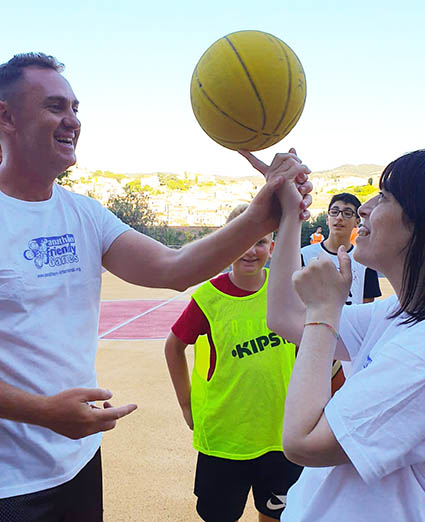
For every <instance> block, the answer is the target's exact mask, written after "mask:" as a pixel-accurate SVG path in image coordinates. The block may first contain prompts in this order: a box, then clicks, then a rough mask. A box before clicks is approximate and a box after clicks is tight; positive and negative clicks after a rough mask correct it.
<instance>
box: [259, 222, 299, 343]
mask: <svg viewBox="0 0 425 522" xmlns="http://www.w3.org/2000/svg"><path fill="white" fill-rule="evenodd" d="M301 223H302V222H301V220H300V219H299V216H298V214H295V213H292V214H290V215H284V216H283V217H282V219H281V222H280V226H279V230H278V232H277V235H276V241H275V246H274V250H273V255H272V260H271V270H270V276H269V277H270V279H269V285H268V293H267V323H268V326H269V328H270V329H271V330H273V331H275V332H276V333H278V334H279V335H281V336H282V337H284V338H285V339H287V340H288V341H291V342H293V343H295V344H299V342H300V340H301V335H302V329H303V325H304V317H305V306H304V303H303V302H302V301H301V299H300V297H299V295H298V294H297V292H296V291H295V289H294V286H293V284H292V274H293V273H294V272H295V271H297V270H299V269H300V268H301V254H300V237H301Z"/></svg>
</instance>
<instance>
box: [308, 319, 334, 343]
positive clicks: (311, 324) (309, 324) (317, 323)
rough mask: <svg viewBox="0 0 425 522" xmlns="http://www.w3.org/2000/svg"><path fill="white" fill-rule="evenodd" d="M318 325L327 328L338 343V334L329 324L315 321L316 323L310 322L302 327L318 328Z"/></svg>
mask: <svg viewBox="0 0 425 522" xmlns="http://www.w3.org/2000/svg"><path fill="white" fill-rule="evenodd" d="M318 325H323V326H326V327H327V328H329V329H330V330H331V332H332V333H333V334H334V336H335V337H336V340H337V341H338V339H339V338H340V336H339V333H338V332H337V331H336V330H335V328H334V327H333V326H332V325H331V324H329V323H324V322H323V321H317V322H312V323H304V327H306V326H318Z"/></svg>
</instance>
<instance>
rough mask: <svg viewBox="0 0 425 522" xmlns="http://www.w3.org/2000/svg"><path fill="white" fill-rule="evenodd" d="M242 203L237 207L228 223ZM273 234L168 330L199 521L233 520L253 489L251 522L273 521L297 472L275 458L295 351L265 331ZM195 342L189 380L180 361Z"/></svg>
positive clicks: (198, 294) (204, 290)
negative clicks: (255, 517) (193, 456)
mask: <svg viewBox="0 0 425 522" xmlns="http://www.w3.org/2000/svg"><path fill="white" fill-rule="evenodd" d="M246 208H247V205H240V206H238V207H236V208H235V209H234V210H233V211H232V213H231V214H230V216H229V218H228V221H230V220H232V219H234V218H235V217H237V216H238V215H239V214H241V213H242V212H243V211H244V210H245V209H246ZM272 249H273V241H272V236H271V234H270V235H268V236H265V237H264V238H262V239H261V240H260V241H258V242H257V243H256V244H255V245H253V246H252V247H251V248H250V249H249V250H248V251H247V252H245V254H243V255H242V256H241V257H240V258H239V259H237V260H236V261H235V262H234V263H233V264H232V270H231V271H230V272H228V273H225V274H221V275H219V276H218V277H216V278H214V279H212V280H211V281H208V282H206V283H204V284H203V285H202V286H200V287H199V288H198V289H197V290H196V291H195V292H194V294H193V296H192V301H191V302H190V303H189V305H188V306H187V308H186V309H185V310H184V312H183V313H182V315H181V316H180V317H179V319H178V320H177V321H176V323H175V324H174V325H173V327H172V329H171V330H172V331H171V332H170V334H169V336H168V339H167V342H166V346H165V355H166V359H167V364H168V368H169V371H170V375H171V379H172V381H173V384H174V388H175V391H176V395H177V398H178V401H179V404H180V406H181V408H182V412H183V416H184V418H185V421H186V423H187V424H188V426H189V428H191V429H193V431H194V433H193V445H194V448H195V449H197V450H198V452H199V454H198V463H197V469H196V477H195V494H196V495H197V497H198V501H197V511H198V514H199V515H200V517H201V518H202V519H203V520H205V521H206V522H235V521H236V520H238V519H239V518H240V517H241V516H242V513H243V510H244V508H245V504H246V500H247V496H248V493H249V490H250V489H251V487H252V491H253V496H254V500H255V506H256V508H257V510H258V512H259V521H260V522H266V521H272V520H278V519H279V518H280V514H281V512H282V510H283V509H284V506H285V502H286V492H287V490H288V489H289V487H290V486H291V485H292V484H293V483H294V482H295V481H296V480H297V479H298V476H299V474H300V472H301V468H300V467H299V466H296V465H295V464H293V463H291V462H289V461H288V460H286V458H285V457H284V455H283V451H282V424H283V413H284V402H285V396H286V390H287V386H288V383H289V378H290V374H291V371H292V366H293V364H294V360H295V346H294V345H293V344H290V343H288V342H287V341H286V340H284V339H282V338H281V337H279V336H278V335H277V334H276V333H274V332H272V331H270V330H269V329H268V328H267V326H266V294H267V280H268V269H266V268H264V265H265V264H266V262H267V260H268V259H269V257H270V255H271V252H272ZM189 344H194V345H195V364H194V369H193V373H192V383H190V378H189V372H188V367H187V362H186V357H185V349H186V347H187V346H188V345H189Z"/></svg>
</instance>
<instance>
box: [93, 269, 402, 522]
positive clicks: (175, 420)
mask: <svg viewBox="0 0 425 522" xmlns="http://www.w3.org/2000/svg"><path fill="white" fill-rule="evenodd" d="M380 283H381V290H382V292H383V294H384V297H385V296H388V295H390V294H391V293H393V291H392V288H391V287H390V285H389V284H388V282H387V281H386V280H384V279H380ZM175 295H177V292H174V291H170V290H156V289H155V290H154V289H147V288H140V287H136V286H133V285H130V284H127V283H124V282H122V281H120V280H119V279H117V278H115V277H114V276H112V275H111V274H109V273H105V274H104V275H103V286H102V299H104V300H110V299H168V298H170V297H173V296H175ZM189 298H190V292H188V293H186V294H184V295H182V297H181V299H185V300H188V299H189ZM163 348H164V341H158V340H150V341H104V340H101V341H100V342H99V352H98V358H97V370H98V376H99V385H100V386H102V387H105V388H108V389H110V390H111V391H112V392H113V394H114V397H113V400H112V402H113V404H114V405H121V404H126V403H130V402H131V403H136V404H138V409H137V410H136V411H135V412H134V413H132V414H131V415H130V416H128V417H126V418H124V419H121V420H120V421H119V423H118V425H117V427H116V428H115V429H114V430H112V431H110V432H107V433H105V435H104V439H103V443H102V458H103V469H104V506H105V522H163V521H170V522H196V521H198V520H200V519H199V517H198V516H197V514H196V511H195V497H194V495H193V477H194V470H195V464H196V452H195V450H194V449H193V448H192V432H191V431H190V430H189V429H188V428H187V427H186V424H185V422H184V420H183V417H182V416H181V414H180V408H179V406H178V403H177V400H176V398H175V395H174V390H173V387H172V384H171V381H170V379H169V376H168V372H167V367H166V363H165V359H164V354H163ZM186 351H187V352H188V359H189V364H191V363H192V360H193V351H192V349H191V348H188V349H187V350H186ZM240 520H241V522H254V521H256V520H257V515H256V511H255V508H254V507H253V503H252V499H250V500H249V501H248V504H247V507H246V509H245V513H244V515H243V516H242V518H241V519H240Z"/></svg>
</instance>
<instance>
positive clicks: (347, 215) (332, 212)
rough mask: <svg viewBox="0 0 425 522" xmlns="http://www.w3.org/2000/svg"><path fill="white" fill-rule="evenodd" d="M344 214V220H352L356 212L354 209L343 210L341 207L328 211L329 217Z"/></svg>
mask: <svg viewBox="0 0 425 522" xmlns="http://www.w3.org/2000/svg"><path fill="white" fill-rule="evenodd" d="M340 213H341V214H342V217H343V218H344V219H351V218H352V217H353V216H355V215H356V212H354V210H353V209H352V208H343V209H342V210H341V209H340V208H339V207H331V208H330V209H329V210H328V214H329V216H332V217H338V216H339V214H340Z"/></svg>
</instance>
